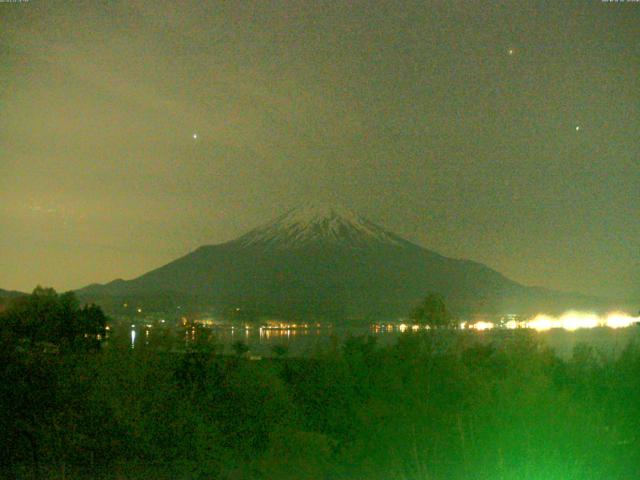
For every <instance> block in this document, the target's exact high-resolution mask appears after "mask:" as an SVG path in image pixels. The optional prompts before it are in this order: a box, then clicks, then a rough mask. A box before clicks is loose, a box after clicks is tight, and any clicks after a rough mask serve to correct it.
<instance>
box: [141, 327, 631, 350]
mask: <svg viewBox="0 0 640 480" xmlns="http://www.w3.org/2000/svg"><path fill="white" fill-rule="evenodd" d="M426 330H427V328H426V327H424V326H415V325H405V324H384V325H380V324H374V325H369V326H361V327H333V328H318V327H308V328H295V329H294V328H259V327H257V326H256V327H249V328H246V327H244V326H241V327H235V328H230V327H226V328H195V327H190V328H185V329H179V330H173V329H170V328H165V327H154V328H147V329H145V334H144V345H148V346H150V347H152V348H153V347H157V346H159V345H161V344H162V345H169V346H165V347H163V348H167V349H169V350H175V349H176V346H177V345H180V344H182V347H181V348H182V349H183V348H185V347H190V346H191V345H197V344H208V345H210V346H214V347H215V348H216V349H217V351H219V352H220V353H226V354H233V353H234V349H233V345H234V344H235V343H237V342H238V341H241V342H243V343H245V344H247V345H248V346H249V348H250V354H251V355H257V356H271V355H272V354H273V351H272V349H273V348H274V347H275V346H284V347H286V348H287V350H288V354H289V355H296V356H300V355H302V356H304V355H313V354H315V353H318V352H323V351H327V350H329V349H332V348H340V345H341V344H342V343H343V341H344V340H345V339H346V338H348V337H349V336H359V335H370V336H373V337H375V338H376V341H377V343H378V344H379V345H381V346H389V345H393V344H395V343H396V342H397V340H398V338H399V337H400V336H401V335H411V334H420V333H421V332H425V331H426ZM518 330H523V331H524V329H518ZM513 332H514V330H510V329H509V328H507V327H503V328H491V329H489V328H487V329H482V328H470V327H467V328H466V329H465V330H463V331H462V334H464V335H469V336H473V337H474V338H478V339H479V340H480V341H482V342H490V341H500V340H501V339H503V338H505V337H506V336H508V335H512V334H513ZM532 334H534V335H536V336H538V338H540V339H541V340H542V341H543V343H545V344H546V345H548V346H549V347H550V348H552V349H553V350H554V351H555V352H556V353H557V354H558V355H560V356H561V357H565V358H567V357H569V356H570V355H571V352H572V351H573V348H574V347H575V346H576V345H577V344H580V343H585V344H587V345H591V346H593V347H594V348H596V349H597V350H599V351H601V352H602V353H603V354H606V355H616V354H619V353H620V352H621V351H622V350H623V349H624V348H625V346H626V345H628V344H629V343H630V342H631V341H633V340H637V341H640V327H638V326H635V325H631V326H629V327H620V328H610V327H606V326H605V327H601V326H596V327H595V328H579V329H573V330H567V329H561V328H544V329H541V330H540V331H537V332H536V331H532ZM180 336H182V342H180V341H179V339H180ZM172 339H173V340H172ZM176 341H177V342H176ZM140 342H141V338H138V339H136V332H135V329H132V330H131V348H134V346H136V345H140Z"/></svg>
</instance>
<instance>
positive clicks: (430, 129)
mask: <svg viewBox="0 0 640 480" xmlns="http://www.w3.org/2000/svg"><path fill="white" fill-rule="evenodd" d="M0 23H1V26H2V28H0V79H1V80H2V81H1V82H0V166H1V171H2V175H1V176H0V231H2V235H0V287H2V288H6V289H21V290H31V289H32V288H33V287H34V286H35V285H36V284H38V283H40V284H44V285H52V286H54V287H55V288H57V289H60V290H64V289H69V288H79V287H82V286H84V285H86V284H89V283H93V282H105V281H110V280H112V279H114V278H117V277H122V278H132V277H134V276H137V275H139V274H142V273H144V272H145V271H147V270H150V269H152V268H154V267H157V266H159V265H161V264H163V263H166V262H168V261H170V260H172V259H174V258H176V257H178V256H180V255H183V254H185V253H187V252H189V251H191V250H193V249H195V248H196V247H198V246H199V245H201V244H204V243H208V244H211V243H219V242H222V241H226V240H230V239H232V238H234V237H236V236H238V235H239V234H241V233H244V232H245V231H246V230H248V229H249V228H251V227H253V226H255V225H257V224H259V223H262V222H265V221H267V220H269V219H270V218H271V217H273V216H275V215H277V214H279V213H281V212H282V211H283V210H285V209H287V208H289V207H291V206H294V205H296V204H297V203H298V202H300V201H302V200H311V201H318V200H320V201H325V200H330V201H339V202H342V203H344V204H346V205H348V206H350V207H351V208H353V209H355V210H357V211H359V212H360V213H362V214H363V215H365V216H367V217H368V218H370V219H371V220H372V221H374V222H376V223H378V224H380V225H383V226H385V227H387V228H388V229H390V230H392V231H394V232H396V233H398V234H399V235H402V236H404V237H406V238H408V239H409V240H412V241H414V242H416V243H419V244H421V245H423V246H425V247H428V248H430V249H433V250H436V251H438V252H440V253H442V254H444V255H448V256H453V257H462V258H470V259H473V260H477V261H480V262H483V263H486V264H487V265H489V266H491V267H493V268H495V269H497V270H499V271H501V272H502V273H504V274H505V275H507V276H509V277H511V278H513V279H514V280H517V281H520V282H523V283H526V284H535V285H542V286H546V287H550V288H558V289H561V290H577V291H582V292H587V293H595V294H601V295H608V296H613V297H625V298H640V274H639V272H640V255H639V252H640V187H639V185H640V141H639V139H640V131H639V126H640V80H639V79H640V29H639V25H640V3H631V2H628V3H603V2H601V1H600V0H593V1H587V0H585V1H579V2H571V1H562V2H555V1H554V2H526V1H525V2H474V1H469V2H444V1H443V2H424V1H417V2H399V1H390V2H359V1H350V2H323V1H318V0H311V1H305V2H303V1H296V2H293V1H289V2H287V1H281V2H268V1H257V2H207V1H197V2H187V1H171V2H168V1H163V0H160V1H148V2H139V1H126V2H121V1H109V2H102V1H90V2H84V1H79V2H68V1H49V0H48V1H40V0H30V1H29V2H23V3H0ZM578 127H579V128H578ZM194 135H196V138H194Z"/></svg>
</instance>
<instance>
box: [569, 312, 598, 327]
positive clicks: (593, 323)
mask: <svg viewBox="0 0 640 480" xmlns="http://www.w3.org/2000/svg"><path fill="white" fill-rule="evenodd" d="M599 324H600V319H599V318H598V316H597V315H596V314H594V313H581V312H567V313H565V314H563V315H562V316H561V317H560V325H561V327H562V328H564V329H565V330H569V331H574V330H577V329H579V328H594V327H597V326H598V325H599Z"/></svg>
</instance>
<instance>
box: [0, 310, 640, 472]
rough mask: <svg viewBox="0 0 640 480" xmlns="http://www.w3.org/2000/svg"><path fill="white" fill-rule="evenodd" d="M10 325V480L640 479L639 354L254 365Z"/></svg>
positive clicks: (459, 340) (374, 350)
mask: <svg viewBox="0 0 640 480" xmlns="http://www.w3.org/2000/svg"><path fill="white" fill-rule="evenodd" d="M23 308H24V307H23ZM74 308H75V307H74ZM74 308H71V310H70V312H72V313H71V314H72V315H73V312H74V311H75V312H76V313H77V312H78V311H79V310H78V309H75V310H74ZM78 308H79V307H78ZM54 310H55V309H54ZM12 312H13V313H12ZM14 313H15V310H11V309H10V310H9V311H7V312H5V313H4V314H3V315H2V321H3V323H2V325H3V327H2V336H1V337H0V338H1V341H2V345H1V346H0V355H1V357H2V358H0V372H1V378H0V402H1V405H0V422H1V423H0V435H1V436H2V437H1V440H0V441H1V442H2V448H1V449H0V461H1V462H2V474H4V475H5V476H6V477H8V478H25V479H26V478H74V479H75V478H105V479H106V478H126V479H129V478H131V479H138V478H140V479H142V478H166V479H169V478H171V479H174V478H177V479H198V478H202V479H209V478H212V479H275V480H278V479H292V480H293V479H380V480H383V479H384V480H387V479H389V478H397V479H416V480H423V479H491V480H493V479H515V478H518V479H538V478H540V479H547V478H562V479H564V480H566V479H587V478H588V479H632V478H637V474H638V466H639V465H640V348H639V347H638V346H637V345H630V346H629V347H627V349H626V350H625V351H624V352H623V353H622V354H621V355H620V356H618V357H616V358H604V357H603V356H601V355H599V354H598V353H597V352H595V351H594V350H593V349H591V348H589V347H587V346H581V347H579V348H577V349H576V350H575V352H574V355H573V357H572V358H571V359H569V360H566V361H565V360H561V359H559V358H558V357H557V356H555V355H554V354H553V352H551V351H550V350H548V349H547V348H545V347H543V346H542V345H541V344H540V343H539V342H538V340H537V339H536V335H535V334H534V333H530V332H527V331H515V332H505V334H504V336H503V337H502V338H499V339H497V340H496V341H495V342H493V343H491V344H483V343H480V342H479V341H478V340H477V337H476V336H475V335H474V334H473V333H469V332H456V331H448V330H440V331H435V332H427V333H425V334H420V335H418V334H405V335H404V336H402V337H401V338H400V340H399V341H398V343H397V344H396V345H394V346H391V347H380V346H378V345H376V343H375V341H374V339H372V338H367V337H353V338H349V339H347V340H346V341H345V342H343V343H342V344H336V345H334V346H333V347H332V348H330V349H328V350H327V351H325V352H321V353H318V354H317V355H315V356H313V357H312V358H288V357H287V355H286V350H282V351H280V352H278V353H279V355H278V357H277V358H273V359H263V360H251V359H249V358H247V357H246V354H245V352H244V351H243V349H240V348H238V349H237V355H235V356H221V355H219V354H218V353H216V352H217V351H218V349H216V348H215V342H213V341H212V339H208V340H207V341H206V342H204V343H202V344H200V345H195V346H194V347H193V349H192V350H191V351H188V352H186V353H169V352H168V351H167V350H166V349H165V350H161V349H154V348H144V349H134V350H131V349H129V348H127V347H126V346H123V347H122V348H120V347H118V346H117V345H115V344H114V345H111V346H110V347H109V348H108V349H103V350H102V351H100V350H99V349H95V348H86V345H84V344H83V343H82V342H80V343H78V341H77V340H78V338H76V337H78V336H76V335H71V334H70V335H69V336H68V338H67V340H64V339H62V340H60V341H59V342H58V343H60V344H65V345H67V347H65V348H55V349H53V348H50V347H46V345H45V344H42V343H40V344H38V343H37V342H35V343H29V342H25V341H24V338H22V337H23V336H24V333H23V334H22V335H18V336H16V334H15V331H14V327H15V322H14V323H13V324H12V323H11V322H10V321H9V320H8V319H9V318H11V315H13V314H14ZM92 315H93V316H92V318H94V320H95V318H98V317H99V316H98V315H96V314H95V312H94V314H92ZM75 318H80V317H78V316H77V315H76V317H75ZM11 325H14V327H12V326H11ZM78 325H80V326H79V327H78V328H79V329H80V330H78V331H80V332H81V331H82V330H83V329H86V328H93V327H87V325H89V326H90V325H91V323H90V322H89V323H87V322H84V323H83V322H80V323H79V324H78ZM79 338H85V335H80V336H79ZM53 343H56V342H53ZM43 345H44V346H43ZM45 347H46V348H45Z"/></svg>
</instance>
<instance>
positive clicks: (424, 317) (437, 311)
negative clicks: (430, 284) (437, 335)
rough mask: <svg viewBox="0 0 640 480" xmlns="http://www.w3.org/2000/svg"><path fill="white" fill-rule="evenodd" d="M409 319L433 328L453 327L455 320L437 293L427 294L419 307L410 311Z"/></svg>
mask: <svg viewBox="0 0 640 480" xmlns="http://www.w3.org/2000/svg"><path fill="white" fill-rule="evenodd" d="M409 317H410V318H411V320H413V321H415V322H417V323H423V324H426V325H429V326H430V327H434V328H437V327H451V326H455V319H454V318H453V317H452V316H451V314H450V313H449V311H448V310H447V307H446V305H445V303H444V298H443V297H442V295H440V294H437V293H429V294H428V295H427V296H426V297H425V298H424V300H422V302H421V303H420V305H418V306H417V307H415V308H414V309H413V310H412V311H411V313H410V315H409Z"/></svg>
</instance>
